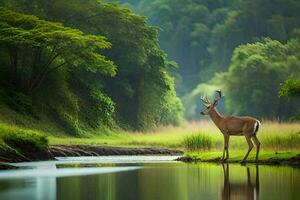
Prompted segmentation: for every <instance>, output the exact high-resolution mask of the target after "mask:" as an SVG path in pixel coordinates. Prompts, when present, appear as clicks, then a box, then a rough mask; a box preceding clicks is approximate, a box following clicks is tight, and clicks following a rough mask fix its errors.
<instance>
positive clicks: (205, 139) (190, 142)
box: [183, 133, 213, 151]
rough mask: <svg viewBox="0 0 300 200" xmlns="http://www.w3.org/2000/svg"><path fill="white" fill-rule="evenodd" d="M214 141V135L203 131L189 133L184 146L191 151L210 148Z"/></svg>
mask: <svg viewBox="0 0 300 200" xmlns="http://www.w3.org/2000/svg"><path fill="white" fill-rule="evenodd" d="M212 143H213V140H212V137H211V136H209V135H207V134H202V133H199V134H195V135H189V136H187V137H185V138H184V140H183V146H184V147H185V148H186V149H188V150H190V151H197V150H210V149H211V147H212Z"/></svg>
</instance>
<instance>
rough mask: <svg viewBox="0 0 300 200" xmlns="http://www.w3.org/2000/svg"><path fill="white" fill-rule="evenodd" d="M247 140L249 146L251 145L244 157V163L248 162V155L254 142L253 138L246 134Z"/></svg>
mask: <svg viewBox="0 0 300 200" xmlns="http://www.w3.org/2000/svg"><path fill="white" fill-rule="evenodd" d="M246 140H247V143H248V146H249V149H248V152H247V153H246V155H245V157H244V159H243V160H242V163H244V162H246V159H247V158H248V155H249V153H250V151H251V150H252V148H253V144H252V142H251V139H250V137H248V136H246Z"/></svg>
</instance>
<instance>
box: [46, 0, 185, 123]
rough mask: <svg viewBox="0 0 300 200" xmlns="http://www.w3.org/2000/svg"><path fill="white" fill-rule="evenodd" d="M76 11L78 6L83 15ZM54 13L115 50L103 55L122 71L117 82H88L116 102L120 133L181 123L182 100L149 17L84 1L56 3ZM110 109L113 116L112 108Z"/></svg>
mask: <svg viewBox="0 0 300 200" xmlns="http://www.w3.org/2000/svg"><path fill="white" fill-rule="evenodd" d="M73 5H80V9H79V7H77V6H73ZM66 7H67V8H68V10H66V9H65V8H66ZM51 12H52V13H50V14H51V16H55V17H56V18H55V20H58V21H64V23H65V24H68V25H70V26H75V27H76V28H79V29H81V30H84V31H85V32H87V33H92V34H101V35H104V36H106V37H107V38H109V41H110V42H111V43H112V48H111V49H108V50H106V51H105V52H104V55H106V56H107V57H108V58H109V59H110V60H113V61H114V63H116V65H117V66H118V73H117V76H115V77H114V78H107V79H103V78H101V77H91V76H90V75H87V76H88V77H89V79H88V80H85V81H86V82H87V83H88V84H87V85H88V88H101V89H102V90H103V91H105V93H106V94H107V95H108V96H109V97H110V98H111V99H112V101H113V102H114V103H115V105H116V109H115V118H116V120H117V123H118V124H119V125H120V126H121V127H124V128H127V127H129V128H134V129H148V128H153V127H155V126H157V125H159V124H175V123H176V124H178V123H179V122H180V121H181V120H182V108H181V104H180V100H179V99H178V98H177V97H176V93H175V90H174V86H173V85H174V83H173V80H172V78H171V77H170V75H169V70H170V67H171V66H172V64H170V62H168V61H167V59H166V55H165V54H164V52H162V51H161V50H160V49H159V47H158V38H157V37H158V36H157V29H156V28H154V27H149V26H148V25H147V23H146V19H145V17H142V16H139V15H137V14H134V13H132V12H130V11H129V10H128V9H125V8H121V7H120V6H117V5H115V4H107V3H103V2H96V1H89V2H88V3H86V4H85V5H82V4H81V1H55V2H54V4H53V5H52V9H51ZM69 16H72V18H70V17H69ZM91 27H93V28H91ZM93 91H94V90H93ZM102 93H103V92H102ZM88 96H89V95H87V97H88ZM94 97H95V96H94ZM103 100H104V99H103ZM106 100H108V99H106ZM106 100H105V101H106ZM107 102H108V101H107ZM107 105H108V108H109V109H108V110H110V107H111V106H109V105H112V104H110V103H109V102H108V104H107ZM103 106H105V105H103ZM173 106H175V107H174V108H173ZM108 110H107V112H109V111H108ZM164 111H165V112H164ZM105 115H106V114H105ZM106 116H112V115H111V114H110V113H107V115H106ZM108 121H112V120H108Z"/></svg>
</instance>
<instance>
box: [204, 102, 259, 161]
mask: <svg viewBox="0 0 300 200" xmlns="http://www.w3.org/2000/svg"><path fill="white" fill-rule="evenodd" d="M217 104H218V101H217V100H215V101H214V103H210V104H207V103H206V104H204V105H205V106H206V109H205V110H204V111H203V112H201V114H203V115H209V116H210V118H211V119H212V121H213V122H214V123H215V125H216V126H217V127H218V128H219V129H220V131H221V133H222V134H223V135H224V150H223V157H222V160H227V159H228V158H229V153H228V144H229V137H230V136H245V138H246V141H247V143H248V146H249V149H248V152H247V153H246V155H245V157H244V159H243V161H242V162H245V161H246V159H247V157H248V155H249V153H250V151H251V150H252V148H253V143H252V141H253V142H254V143H255V145H256V161H258V155H259V148H260V142H259V140H258V139H257V137H256V134H257V130H258V127H257V126H259V125H260V122H259V121H258V120H257V119H256V118H254V117H249V116H241V117H238V116H226V117H223V116H221V115H220V114H219V113H218V111H217V110H216V106H217ZM251 139H252V141H251ZM225 151H226V158H225V159H224V156H225Z"/></svg>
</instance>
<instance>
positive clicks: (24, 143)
mask: <svg viewBox="0 0 300 200" xmlns="http://www.w3.org/2000/svg"><path fill="white" fill-rule="evenodd" d="M0 148H1V149H2V150H4V151H14V152H16V153H20V154H23V153H26V152H34V151H41V150H45V149H47V148H48V139H47V136H46V134H44V133H41V132H38V131H33V130H29V129H22V128H19V127H14V126H8V125H6V124H0Z"/></svg>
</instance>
